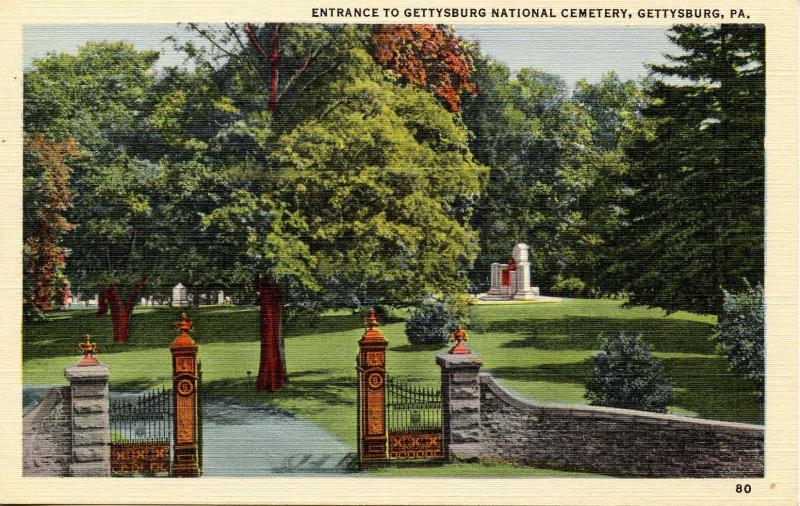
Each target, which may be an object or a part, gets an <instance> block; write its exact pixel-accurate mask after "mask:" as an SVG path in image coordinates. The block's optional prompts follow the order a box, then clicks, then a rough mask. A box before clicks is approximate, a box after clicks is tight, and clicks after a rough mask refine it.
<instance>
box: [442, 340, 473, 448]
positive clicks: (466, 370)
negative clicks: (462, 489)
mask: <svg viewBox="0 0 800 506" xmlns="http://www.w3.org/2000/svg"><path fill="white" fill-rule="evenodd" d="M450 340H451V341H456V345H455V346H453V347H452V348H451V349H450V350H449V351H448V352H447V353H441V354H439V355H437V356H436V363H437V364H439V366H440V367H441V368H442V410H443V414H444V430H443V433H444V452H445V456H446V457H447V458H448V459H450V460H457V459H460V460H472V459H475V458H478V457H480V456H481V455H482V454H483V446H482V443H481V386H480V381H479V380H478V374H479V373H480V368H481V365H482V364H483V361H482V360H481V358H480V357H479V356H478V355H475V354H473V353H472V352H471V351H470V349H469V348H467V346H466V345H465V344H464V341H466V340H467V333H466V332H465V331H464V330H462V329H460V328H458V329H456V330H455V331H454V332H453V334H452V335H451V336H450Z"/></svg>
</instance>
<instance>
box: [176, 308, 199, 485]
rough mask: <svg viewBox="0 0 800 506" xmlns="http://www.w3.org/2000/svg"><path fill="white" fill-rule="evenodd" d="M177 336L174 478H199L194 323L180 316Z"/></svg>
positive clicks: (183, 315) (184, 315)
mask: <svg viewBox="0 0 800 506" xmlns="http://www.w3.org/2000/svg"><path fill="white" fill-rule="evenodd" d="M175 330H177V331H178V332H179V334H178V337H177V338H176V339H175V340H174V341H173V342H172V347H171V351H172V399H173V413H174V423H175V427H174V430H173V446H172V471H171V475H172V476H177V477H197V476H200V468H199V465H198V419H197V416H198V410H197V373H198V371H197V345H196V344H195V342H194V340H193V339H192V338H191V337H189V332H191V330H192V321H191V320H189V319H188V318H187V317H186V313H183V314H181V321H179V322H175Z"/></svg>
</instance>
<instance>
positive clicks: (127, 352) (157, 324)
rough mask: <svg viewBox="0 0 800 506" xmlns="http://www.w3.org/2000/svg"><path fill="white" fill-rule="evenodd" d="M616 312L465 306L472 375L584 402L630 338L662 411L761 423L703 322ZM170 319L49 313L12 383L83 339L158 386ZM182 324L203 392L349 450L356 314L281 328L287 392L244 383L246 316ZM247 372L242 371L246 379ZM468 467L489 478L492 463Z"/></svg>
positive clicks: (126, 376)
mask: <svg viewBox="0 0 800 506" xmlns="http://www.w3.org/2000/svg"><path fill="white" fill-rule="evenodd" d="M620 305H621V303H620V302H619V301H613V300H572V301H566V302H563V303H548V304H544V303H543V304H509V305H477V306H474V307H473V309H472V311H473V323H472V325H471V327H472V329H471V330H470V332H469V334H470V339H469V341H468V344H469V346H470V348H471V349H472V350H473V351H474V352H476V353H478V354H480V355H481V356H482V357H483V360H484V369H483V370H488V371H491V372H492V373H493V374H495V376H497V377H498V378H499V379H500V380H501V381H502V383H503V384H504V385H506V386H507V387H508V388H510V389H511V390H513V391H514V392H516V393H517V394H519V395H521V396H523V397H528V398H531V399H537V400H543V401H558V402H567V403H584V402H586V401H585V399H584V398H583V393H584V384H585V382H586V380H587V378H588V377H589V375H590V372H591V364H590V358H591V356H592V354H594V353H595V352H596V351H597V350H598V349H599V341H600V338H601V336H602V335H604V334H608V333H609V332H612V331H616V330H624V331H627V332H641V333H642V334H643V335H644V337H645V339H647V340H648V341H649V342H650V343H651V345H652V346H653V349H654V350H655V352H656V356H657V357H659V358H660V359H662V360H663V361H664V364H665V371H666V374H667V376H668V377H669V379H670V381H671V382H672V384H673V386H674V388H675V399H674V401H673V405H672V406H670V411H671V412H672V413H676V414H684V415H692V416H700V417H703V418H711V419H718V420H732V421H740V422H748V423H762V421H763V408H762V406H761V402H760V400H759V397H758V394H757V393H756V391H755V390H754V388H753V385H752V384H751V383H749V382H747V381H743V380H741V379H738V378H736V377H734V376H733V375H732V374H731V373H729V372H728V369H727V364H726V362H725V360H724V358H722V357H721V356H719V355H716V354H715V353H714V343H713V342H712V340H711V336H712V334H713V327H714V324H715V319H714V318H713V317H706V316H699V315H695V314H691V313H675V314H672V315H669V316H665V315H664V314H663V312H661V311H658V310H652V309H640V308H635V309H623V308H621V307H620ZM178 313H179V311H177V310H174V309H151V308H142V309H137V310H136V311H135V312H134V315H133V317H132V319H131V331H130V344H128V345H117V344H113V343H112V342H111V326H110V321H109V318H108V317H104V318H99V319H98V318H96V317H95V316H94V314H93V313H92V312H91V311H70V312H57V313H52V314H50V315H49V316H48V318H47V319H46V320H45V321H43V322H35V323H28V324H26V325H25V326H24V328H23V381H24V383H26V384H52V383H64V377H63V369H64V367H67V366H69V365H71V364H74V363H75V362H76V360H77V358H78V356H77V343H78V341H79V340H80V337H81V336H82V335H84V334H86V333H90V334H91V335H92V336H93V338H94V340H96V341H97V342H98V344H99V347H100V355H99V358H100V360H102V361H103V362H104V363H105V364H106V365H108V366H109V368H110V369H111V387H112V388H113V389H117V390H120V389H130V390H140V389H144V388H148V387H151V386H155V385H160V384H168V383H169V381H170V379H169V377H170V367H171V365H170V364H171V362H170V353H169V351H168V348H169V344H170V343H171V341H172V339H173V338H174V336H175V333H174V332H173V330H172V328H173V322H174V321H175V319H176V316H177V314H178ZM190 316H191V318H192V319H193V320H194V325H195V331H194V332H193V337H194V339H195V340H196V341H197V342H198V343H199V344H200V356H201V360H202V364H203V379H204V392H205V393H206V394H207V395H231V396H236V397H240V398H244V399H248V400H254V401H257V402H268V403H271V404H274V405H276V406H280V407H283V408H285V409H288V410H290V411H292V412H295V413H297V414H298V415H300V416H303V417H305V418H307V419H310V420H312V421H314V422H316V423H318V424H320V425H321V426H323V427H325V428H326V429H327V430H329V431H331V432H333V433H335V434H336V435H337V436H338V437H340V438H341V439H342V440H343V441H345V442H347V443H349V444H351V445H352V446H353V447H355V443H356V420H355V417H356V410H355V388H354V381H355V356H356V352H357V350H358V339H359V338H360V337H361V334H362V333H363V326H362V318H361V316H359V315H353V314H350V313H349V312H344V311H339V312H331V313H328V314H325V315H324V316H322V317H318V318H314V319H310V318H305V319H302V318H299V319H295V320H293V321H289V322H287V323H286V325H285V328H284V335H285V352H286V359H287V367H288V374H289V384H288V385H287V386H286V387H285V388H284V389H283V390H282V391H280V392H278V393H274V394H269V393H260V392H255V391H254V388H253V387H252V383H254V382H255V376H256V374H257V372H258V357H259V353H258V352H259V343H258V341H257V339H258V312H257V309H256V308H254V307H202V308H195V309H192V310H191V311H190ZM381 330H382V331H383V333H384V335H385V336H386V338H387V339H388V340H389V350H388V353H387V368H388V372H389V374H391V375H393V376H395V377H402V378H404V379H406V380H408V381H411V382H414V383H417V384H422V385H426V386H432V387H437V388H438V386H439V374H440V372H439V368H438V367H437V366H436V365H435V362H434V359H435V356H436V354H437V353H439V352H441V351H442V350H444V348H437V347H422V348H421V347H414V346H411V345H409V344H408V342H407V340H406V338H405V335H404V332H403V331H404V323H403V322H402V321H396V322H394V323H389V324H387V325H384V326H382V327H381ZM247 371H251V373H252V374H251V376H250V378H248V375H247ZM478 468H480V469H483V471H481V472H490V473H491V472H492V466H478ZM392 469H394V470H389V471H387V470H384V471H379V472H390V473H392V474H396V475H415V474H428V471H425V470H424V469H419V468H414V467H405V468H392ZM444 469H450V466H445V468H444ZM476 469H477V468H476ZM494 470H495V471H496V472H497V473H498V474H501V475H506V474H507V475H516V474H531V473H533V474H537V473H542V474H547V473H548V472H546V471H541V470H533V469H525V468H521V469H520V468H515V469H512V466H495V467H494ZM430 472H437V471H430ZM441 472H443V473H445V474H446V472H449V471H441ZM459 472H460V471H459ZM476 472H477V471H476Z"/></svg>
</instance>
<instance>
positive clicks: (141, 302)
mask: <svg viewBox="0 0 800 506" xmlns="http://www.w3.org/2000/svg"><path fill="white" fill-rule="evenodd" d="M139 304H141V305H142V306H146V305H147V299H145V298H144V297H142V300H141V301H139Z"/></svg>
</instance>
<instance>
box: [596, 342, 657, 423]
mask: <svg viewBox="0 0 800 506" xmlns="http://www.w3.org/2000/svg"><path fill="white" fill-rule="evenodd" d="M592 361H593V362H594V367H593V368H592V378H591V379H590V380H589V383H588V384H587V385H586V398H587V399H588V400H589V401H591V402H590V403H591V404H592V405H593V406H609V407H612V408H625V409H639V410H643V411H654V412H657V413H665V412H666V411H667V405H668V404H669V403H670V402H671V401H672V387H671V386H670V385H669V383H668V382H667V380H666V379H665V378H664V376H663V373H662V367H661V362H659V360H658V359H656V358H655V357H654V356H653V354H652V353H651V351H650V347H649V346H648V345H647V343H645V342H644V341H643V340H642V337H641V335H636V336H634V335H625V334H624V333H622V332H620V333H617V334H615V335H612V336H611V337H609V338H608V339H606V340H605V341H604V342H603V345H602V348H601V351H600V352H599V353H597V354H596V355H594V356H593V357H592Z"/></svg>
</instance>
